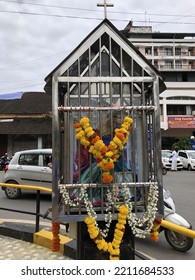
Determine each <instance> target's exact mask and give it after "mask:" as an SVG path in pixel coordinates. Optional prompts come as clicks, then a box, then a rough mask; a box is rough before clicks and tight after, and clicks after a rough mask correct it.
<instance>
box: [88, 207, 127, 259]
mask: <svg viewBox="0 0 195 280" xmlns="http://www.w3.org/2000/svg"><path fill="white" fill-rule="evenodd" d="M127 214H128V208H127V207H126V206H125V205H121V206H120V207H119V213H118V222H117V224H116V227H115V230H114V237H113V240H112V242H107V241H106V240H105V239H104V238H103V236H102V234H101V233H100V231H99V230H98V228H97V226H96V221H95V219H94V218H93V217H90V216H88V217H86V218H85V223H86V224H87V227H88V232H89V235H90V238H91V239H92V240H93V241H94V242H95V243H96V245H97V248H98V249H99V250H103V251H104V252H109V254H110V260H119V259H120V244H121V241H122V239H123V235H124V233H125V224H126V219H127Z"/></svg>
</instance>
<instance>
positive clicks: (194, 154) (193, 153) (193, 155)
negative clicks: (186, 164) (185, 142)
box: [188, 151, 195, 159]
mask: <svg viewBox="0 0 195 280" xmlns="http://www.w3.org/2000/svg"><path fill="white" fill-rule="evenodd" d="M188 155H189V158H193V159H195V151H194V152H188Z"/></svg>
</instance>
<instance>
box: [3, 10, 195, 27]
mask: <svg viewBox="0 0 195 280" xmlns="http://www.w3.org/2000/svg"><path fill="white" fill-rule="evenodd" d="M0 13H11V14H24V15H32V16H47V17H59V18H71V19H92V20H102V18H95V17H82V16H68V15H55V14H53V15H51V14H42V13H32V12H18V11H5V10H0ZM110 20H111V21H125V22H126V21H129V20H127V19H110ZM133 21H134V22H139V23H145V21H144V20H133ZM151 23H155V24H156V23H159V24H189V25H193V24H195V22H172V21H155V20H153V21H152V20H150V24H151Z"/></svg>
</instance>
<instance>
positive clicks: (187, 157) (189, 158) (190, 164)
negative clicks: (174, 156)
mask: <svg viewBox="0 0 195 280" xmlns="http://www.w3.org/2000/svg"><path fill="white" fill-rule="evenodd" d="M178 156H179V158H180V160H181V162H182V163H183V167H184V168H186V169H188V170H195V151H194V150H179V151H178Z"/></svg>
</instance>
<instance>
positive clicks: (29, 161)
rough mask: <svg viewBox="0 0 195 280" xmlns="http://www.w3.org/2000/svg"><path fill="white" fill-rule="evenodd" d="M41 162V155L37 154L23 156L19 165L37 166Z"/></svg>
mask: <svg viewBox="0 0 195 280" xmlns="http://www.w3.org/2000/svg"><path fill="white" fill-rule="evenodd" d="M38 162H39V155H35V154H23V155H21V156H20V158H19V161H18V164H19V165H34V166H37V165H38Z"/></svg>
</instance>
